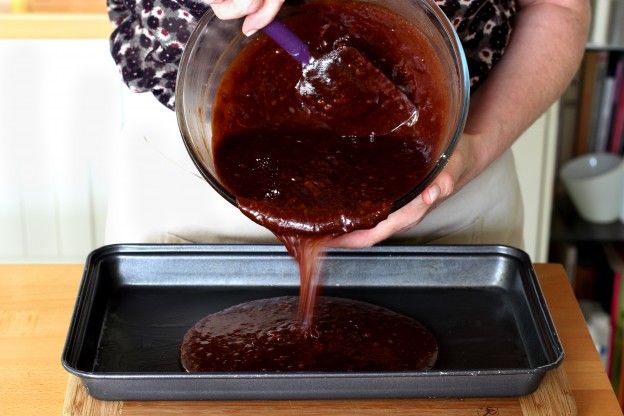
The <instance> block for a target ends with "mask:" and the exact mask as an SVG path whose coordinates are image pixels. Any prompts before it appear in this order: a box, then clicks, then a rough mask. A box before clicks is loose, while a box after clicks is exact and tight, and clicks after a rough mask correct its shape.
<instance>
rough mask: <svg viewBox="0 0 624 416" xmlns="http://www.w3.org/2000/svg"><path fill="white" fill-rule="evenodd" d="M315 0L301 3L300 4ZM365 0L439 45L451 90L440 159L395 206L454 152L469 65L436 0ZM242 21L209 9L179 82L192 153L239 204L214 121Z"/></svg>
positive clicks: (293, 9) (288, 8)
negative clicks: (220, 170)
mask: <svg viewBox="0 0 624 416" xmlns="http://www.w3.org/2000/svg"><path fill="white" fill-rule="evenodd" d="M312 1H313V0H312ZM312 1H299V2H297V3H298V4H299V5H300V4H301V3H309V2H312ZM360 1H363V2H369V3H375V4H378V5H380V6H383V7H386V8H388V9H390V10H392V11H394V12H395V13H397V14H399V15H401V16H403V18H405V19H406V20H407V21H409V22H411V23H412V24H413V25H414V26H415V27H416V28H418V30H420V32H421V33H422V34H423V35H424V36H425V37H426V38H427V39H428V40H429V41H430V43H431V44H432V45H433V48H434V49H435V51H436V52H437V54H438V57H439V59H440V60H441V62H442V65H443V67H444V68H445V69H446V71H445V72H446V73H445V74H444V75H445V77H446V80H447V85H448V93H449V94H450V100H449V103H450V108H449V117H448V125H447V126H446V131H445V134H444V135H443V136H442V137H444V140H441V141H440V143H437V144H436V145H435V146H433V149H432V151H433V160H436V163H435V164H433V165H432V167H431V169H430V171H429V172H428V174H427V175H426V176H425V177H424V179H423V180H422V181H420V182H419V183H418V184H415V186H414V188H412V189H411V190H410V191H409V192H408V193H407V194H405V195H404V196H402V197H401V198H399V199H398V200H397V201H395V202H394V204H393V206H392V210H393V211H394V210H397V209H399V208H400V207H402V206H403V205H405V204H407V203H408V202H409V201H411V200H412V199H414V198H415V197H416V196H417V195H418V194H420V193H421V192H422V191H423V190H424V189H425V187H426V186H427V185H428V184H429V183H431V181H432V180H433V179H434V178H435V176H436V175H437V174H438V173H439V172H440V171H441V170H442V168H443V167H444V165H445V164H446V162H447V161H448V159H449V157H450V155H451V153H452V152H453V149H454V148H455V145H456V144H457V141H458V140H459V138H460V136H461V133H462V130H463V128H464V124H465V121H466V116H467V113H468V101H469V95H470V86H469V77H468V66H467V64H466V58H465V56H464V52H463V49H462V47H461V44H460V42H459V38H458V37H457V34H456V33H455V30H454V28H453V26H452V25H451V23H450V22H449V21H448V19H447V17H446V15H445V14H444V13H443V12H442V10H440V8H439V7H438V6H437V5H436V4H435V3H434V1H433V0H360ZM298 8H299V6H298V5H289V4H288V3H286V4H285V5H284V6H283V7H282V10H281V11H280V14H279V15H278V17H277V18H278V19H279V18H283V17H285V16H289V15H292V14H294V13H297V9H298ZM241 25H242V19H239V20H229V21H223V20H220V19H218V18H217V17H216V16H215V15H214V13H213V12H212V11H211V10H208V12H206V14H205V15H204V16H203V17H202V18H201V19H200V21H199V23H198V25H197V28H196V29H195V31H194V32H193V34H192V35H191V37H190V39H189V41H188V44H187V47H186V49H185V51H184V54H183V55H182V59H181V62H180V68H179V72H178V80H177V84H176V85H177V87H176V114H177V118H178V124H179V126H180V132H181V134H182V138H183V139H184V143H185V145H186V148H187V150H188V152H189V154H190V156H191V159H192V160H193V162H194V163H195V165H196V166H197V168H198V169H199V171H200V172H201V174H202V175H203V176H204V178H205V179H206V181H208V183H209V184H210V185H211V186H212V187H213V188H214V189H215V190H216V191H217V192H218V193H219V194H221V196H223V197H224V198H225V199H227V200H228V201H230V202H231V203H232V204H234V205H235V206H237V203H236V198H235V197H234V195H232V194H231V193H230V192H229V191H228V190H227V189H226V188H225V187H224V186H223V185H222V184H221V182H220V181H219V178H218V176H217V174H216V172H215V165H214V160H213V151H212V129H211V121H212V105H213V101H214V97H215V95H216V93H217V90H218V88H219V85H220V83H221V79H222V78H223V75H224V73H225V71H226V70H227V68H228V66H229V65H230V63H231V62H232V61H233V60H234V59H235V57H236V56H237V54H238V53H239V51H240V50H241V49H242V48H243V47H245V45H247V44H248V43H249V42H250V39H249V38H247V37H246V36H244V35H243V34H242V33H241ZM256 36H257V35H256Z"/></svg>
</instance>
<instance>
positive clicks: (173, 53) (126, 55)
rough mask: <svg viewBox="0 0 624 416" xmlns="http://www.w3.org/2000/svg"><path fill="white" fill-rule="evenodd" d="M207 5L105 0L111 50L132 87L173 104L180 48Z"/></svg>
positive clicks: (186, 0)
mask: <svg viewBox="0 0 624 416" xmlns="http://www.w3.org/2000/svg"><path fill="white" fill-rule="evenodd" d="M207 8H208V6H207V5H206V4H204V3H202V2H201V1H199V0H198V1H193V0H142V1H141V0H138V1H137V0H108V16H109V18H110V20H111V21H112V22H113V25H114V26H115V30H114V31H113V33H112V35H111V38H110V44H111V54H112V55H113V59H114V60H115V63H116V64H117V67H118V68H119V70H120V72H121V75H122V77H123V80H124V82H125V83H126V84H127V85H128V87H129V88H130V89H131V90H132V91H136V92H145V91H151V92H152V93H153V94H154V96H155V97H156V98H157V99H158V100H159V101H160V102H161V103H163V104H164V105H166V106H167V107H169V108H170V109H173V108H174V92H175V83H176V76H177V73H178V65H179V63H180V58H181V56H182V50H183V48H184V46H185V45H186V42H187V41H188V39H189V37H190V35H191V32H192V31H193V29H194V28H195V26H197V22H198V20H199V18H200V17H202V15H203V14H204V13H205V12H206V10H207Z"/></svg>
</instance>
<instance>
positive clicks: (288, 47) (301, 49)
mask: <svg viewBox="0 0 624 416" xmlns="http://www.w3.org/2000/svg"><path fill="white" fill-rule="evenodd" d="M262 31H263V32H264V33H266V34H267V36H269V37H270V38H271V39H273V40H274V41H275V43H277V44H278V45H280V46H281V47H282V49H284V50H285V51H286V52H288V54H289V55H290V56H292V57H293V58H295V59H296V60H297V61H299V62H301V64H302V65H307V64H309V63H310V60H311V59H312V57H311V56H310V51H309V50H308V46H307V45H306V44H305V42H303V41H302V40H301V39H299V37H298V36H297V35H295V34H294V33H293V32H292V31H291V30H290V29H288V28H287V27H286V25H285V24H284V23H282V22H280V21H279V20H273V21H272V22H271V23H269V24H268V25H267V26H265V27H264V29H262Z"/></svg>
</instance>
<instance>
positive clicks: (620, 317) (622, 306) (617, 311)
mask: <svg viewBox="0 0 624 416" xmlns="http://www.w3.org/2000/svg"><path fill="white" fill-rule="evenodd" d="M604 248H605V254H606V256H607V259H608V262H609V266H610V267H611V269H612V270H613V293H612V300H611V311H610V315H611V340H610V342H609V358H608V361H607V373H608V374H609V378H610V380H611V385H612V386H613V390H614V391H615V393H616V396H617V398H618V401H619V402H620V404H624V354H623V353H624V244H622V243H614V244H605V247H604Z"/></svg>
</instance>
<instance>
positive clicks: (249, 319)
mask: <svg viewBox="0 0 624 416" xmlns="http://www.w3.org/2000/svg"><path fill="white" fill-rule="evenodd" d="M297 303H298V298H297V297H296V296H285V297H278V298H270V299H260V300H255V301H252V302H247V303H243V304H240V305H236V306H233V307H231V308H229V309H225V310H223V311H221V312H217V313H214V314H212V315H208V316H207V317H206V318H204V319H202V320H201V321H199V322H198V323H197V324H195V326H193V327H192V328H191V329H190V330H189V331H188V332H187V333H186V335H185V337H184V341H183V343H182V355H181V360H182V365H183V366H184V368H185V369H186V370H187V371H189V372H200V371H217V372H218V371H228V372H229V371H232V372H244V371H252V372H258V371H270V372H288V371H402V370H413V371H417V370H427V369H430V368H431V367H432V366H433V364H434V363H435V360H436V358H437V354H438V346H437V343H436V341H435V338H434V337H433V336H432V335H431V333H430V332H429V331H428V330H427V329H426V328H425V327H423V326H422V325H421V324H419V323H418V322H417V321H416V320H414V319H412V318H409V317H406V316H404V315H401V314H398V313H396V312H393V311H390V310H388V309H385V308H382V307H379V306H374V305H371V304H368V303H364V302H359V301H355V300H350V299H342V298H334V297H321V298H319V302H318V305H317V308H316V312H315V319H314V324H313V325H312V326H311V327H310V328H308V329H307V330H304V329H302V327H301V322H300V321H299V320H298V319H297Z"/></svg>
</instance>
